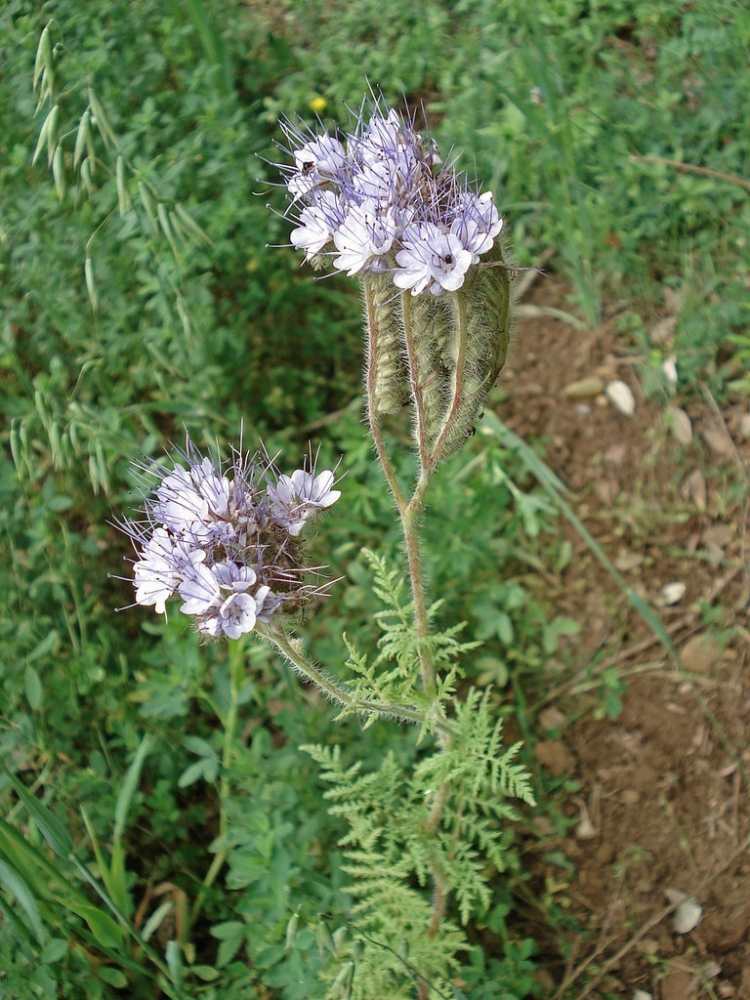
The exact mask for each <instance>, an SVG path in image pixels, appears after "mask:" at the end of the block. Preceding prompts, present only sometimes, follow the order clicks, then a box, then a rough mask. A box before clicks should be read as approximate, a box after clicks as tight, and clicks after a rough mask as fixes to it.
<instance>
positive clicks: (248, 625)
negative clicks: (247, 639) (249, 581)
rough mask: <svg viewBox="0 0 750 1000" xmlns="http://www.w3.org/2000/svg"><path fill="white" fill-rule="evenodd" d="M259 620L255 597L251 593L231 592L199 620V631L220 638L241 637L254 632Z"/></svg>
mask: <svg viewBox="0 0 750 1000" xmlns="http://www.w3.org/2000/svg"><path fill="white" fill-rule="evenodd" d="M256 621H257V614H256V604H255V599H254V598H253V597H251V596H250V595H249V594H236V593H235V594H230V595H229V597H227V598H226V600H224V601H223V602H222V603H221V604H220V605H218V607H215V608H211V609H210V610H209V612H208V613H207V614H206V615H205V616H204V617H203V618H201V619H200V620H199V622H198V631H199V632H203V633H204V634H205V635H210V636H213V637H214V638H218V637H219V636H222V635H225V636H226V637H227V639H239V637H240V636H241V635H245V634H246V633H247V632H252V630H253V629H254V628H255V622H256Z"/></svg>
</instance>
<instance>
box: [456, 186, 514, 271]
mask: <svg viewBox="0 0 750 1000" xmlns="http://www.w3.org/2000/svg"><path fill="white" fill-rule="evenodd" d="M502 228H503V220H502V219H501V218H500V216H499V214H498V211H497V207H496V205H495V202H494V199H493V197H492V192H490V191H485V192H484V194H479V195H478V194H474V193H473V192H471V191H465V192H464V193H463V194H462V195H461V196H460V198H459V199H458V202H457V205H456V217H455V218H454V220H453V222H452V223H451V232H452V233H454V234H455V235H456V236H458V238H459V239H460V240H461V243H462V244H463V245H464V247H466V249H467V250H469V251H471V253H472V254H473V255H474V263H476V262H477V260H478V259H479V257H480V255H481V254H483V253H487V251H488V250H490V249H491V248H492V245H493V243H494V242H495V239H496V238H497V236H498V235H499V234H500V231H501V230H502Z"/></svg>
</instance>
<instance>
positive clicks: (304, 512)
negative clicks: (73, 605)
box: [118, 441, 341, 639]
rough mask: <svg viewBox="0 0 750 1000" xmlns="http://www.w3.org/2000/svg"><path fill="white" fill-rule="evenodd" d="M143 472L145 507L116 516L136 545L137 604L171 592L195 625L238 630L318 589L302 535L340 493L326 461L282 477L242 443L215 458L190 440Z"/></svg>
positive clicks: (209, 630)
mask: <svg viewBox="0 0 750 1000" xmlns="http://www.w3.org/2000/svg"><path fill="white" fill-rule="evenodd" d="M141 472H143V473H145V474H146V475H147V476H148V477H150V480H151V485H152V490H151V493H150V495H149V497H148V498H147V500H146V501H145V504H144V507H143V510H142V512H141V513H142V516H141V517H140V518H139V519H137V520H131V519H125V520H123V521H120V522H118V527H120V528H121V529H122V530H123V531H124V532H125V533H126V534H127V535H128V536H129V537H130V539H131V540H132V542H133V547H134V550H135V558H134V559H132V560H131V561H132V564H133V577H132V582H133V585H134V587H135V601H136V604H142V605H144V606H147V607H151V606H152V607H153V608H154V610H155V611H156V612H157V613H159V614H163V613H164V612H165V610H166V603H167V601H168V600H169V599H170V598H172V597H176V598H178V599H180V600H181V605H180V611H182V612H183V613H184V614H186V615H190V616H192V617H193V618H194V619H195V622H196V625H197V628H198V631H199V632H201V633H203V634H204V635H209V636H214V637H218V636H226V637H227V638H230V639H237V638H239V636H241V635H244V634H245V633H246V632H250V631H252V629H253V628H255V625H256V623H257V622H262V623H268V622H269V621H270V620H271V618H272V617H273V616H274V615H275V614H277V613H280V612H282V611H285V610H286V611H291V610H294V609H296V608H299V607H300V606H301V605H303V604H304V603H305V602H306V601H308V600H310V599H312V598H314V597H316V596H319V595H322V594H324V593H325V591H326V587H327V583H326V582H321V580H322V577H321V573H320V570H321V567H306V566H305V565H304V563H303V561H302V552H301V540H300V537H299V536H300V535H301V533H302V531H303V530H304V528H305V527H306V525H307V524H308V523H309V522H310V521H311V520H312V519H313V518H314V517H315V516H316V515H317V514H319V512H320V511H322V510H325V509H327V508H328V507H330V506H331V505H332V504H334V503H335V502H336V500H338V498H339V497H340V495H341V493H340V491H339V490H336V489H333V486H334V482H335V476H334V473H333V472H331V471H330V470H328V469H326V470H324V471H322V472H317V471H316V469H315V461H314V460H312V459H311V460H310V461H309V462H308V463H307V464H306V466H305V468H303V469H297V470H296V471H295V472H293V473H292V474H291V476H286V475H283V474H281V473H279V472H278V470H277V469H276V467H275V465H274V464H273V462H272V461H271V460H270V459H268V458H267V457H260V456H258V455H254V456H251V455H248V454H245V453H243V452H242V451H236V452H234V453H233V455H232V457H231V460H230V461H229V462H228V463H226V464H221V463H219V462H216V461H214V460H213V459H211V458H208V457H206V456H204V455H202V454H201V453H200V452H199V451H198V450H197V449H196V448H195V446H194V445H193V444H192V443H191V442H190V441H188V443H187V445H186V448H185V450H184V452H180V453H179V455H178V460H177V461H175V462H174V463H172V464H171V465H170V466H164V465H160V464H159V465H153V466H148V467H143V468H141ZM312 574H314V575H315V577H316V582H315V583H312V584H311V583H307V582H306V580H307V578H308V577H309V576H310V575H312Z"/></svg>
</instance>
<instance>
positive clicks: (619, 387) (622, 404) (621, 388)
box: [606, 379, 635, 417]
mask: <svg viewBox="0 0 750 1000" xmlns="http://www.w3.org/2000/svg"><path fill="white" fill-rule="evenodd" d="M606 393H607V399H608V400H609V401H610V403H611V404H612V405H613V406H614V408H615V409H616V410H619V412H620V413H622V414H624V415H625V416H626V417H632V416H633V414H634V413H635V398H634V396H633V393H632V392H631V391H630V386H628V385H626V384H625V383H624V382H621V381H620V380H619V379H618V380H617V381H615V382H610V383H609V385H608V386H607V389H606Z"/></svg>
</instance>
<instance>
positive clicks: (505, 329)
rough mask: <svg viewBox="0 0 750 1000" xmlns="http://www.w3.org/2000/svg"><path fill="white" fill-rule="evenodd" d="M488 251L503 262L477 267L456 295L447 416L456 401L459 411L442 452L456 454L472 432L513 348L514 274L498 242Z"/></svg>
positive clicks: (456, 413)
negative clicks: (505, 260) (511, 274)
mask: <svg viewBox="0 0 750 1000" xmlns="http://www.w3.org/2000/svg"><path fill="white" fill-rule="evenodd" d="M488 256H490V258H491V264H495V265H499V266H494V267H493V266H491V264H490V266H487V267H477V268H474V269H473V270H472V271H470V272H469V274H468V275H467V279H466V282H465V284H464V286H463V288H461V289H459V291H458V292H456V293H455V295H454V296H453V297H452V298H453V314H454V323H453V329H452V340H451V361H452V370H451V376H450V380H451V386H450V394H449V395H450V399H451V402H450V403H449V404H448V406H449V410H448V414H447V415H446V419H448V418H449V417H450V411H451V408H452V406H454V405H455V413H454V416H453V419H452V421H451V424H450V427H449V429H448V432H447V437H446V443H445V449H444V451H443V452H442V454H441V456H440V457H441V458H446V457H447V456H448V455H451V454H453V452H455V451H456V450H457V449H458V448H460V447H461V445H462V444H463V443H464V441H465V440H466V438H467V437H468V435H469V434H470V433H471V429H472V426H473V424H474V422H475V421H476V419H477V417H478V416H479V413H480V411H481V408H482V405H483V403H484V401H485V399H486V398H487V395H488V394H489V391H490V389H491V388H492V387H493V385H494V384H495V382H496V381H497V377H498V375H499V374H500V372H501V370H502V368H503V365H504V364H505V359H506V356H507V353H508V344H509V341H510V278H509V275H508V270H507V268H505V267H504V266H503V265H502V252H501V250H500V247H499V246H497V245H496V246H495V247H493V248H492V251H491V254H490V255H488ZM454 400H455V401H456V402H455V403H454V402H453V401H454Z"/></svg>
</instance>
